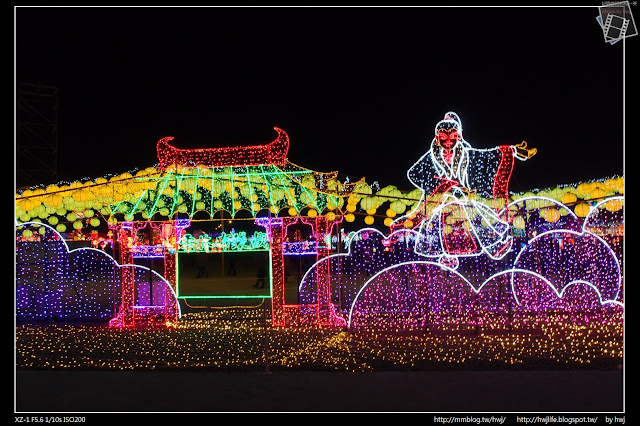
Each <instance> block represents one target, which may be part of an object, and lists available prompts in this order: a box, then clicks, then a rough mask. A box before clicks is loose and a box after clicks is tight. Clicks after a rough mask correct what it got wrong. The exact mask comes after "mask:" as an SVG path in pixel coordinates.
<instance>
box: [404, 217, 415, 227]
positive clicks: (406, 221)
mask: <svg viewBox="0 0 640 426" xmlns="http://www.w3.org/2000/svg"><path fill="white" fill-rule="evenodd" d="M404 227H405V228H411V227H413V221H412V220H409V219H407V220H405V221H404Z"/></svg>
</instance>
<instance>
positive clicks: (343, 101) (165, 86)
mask: <svg viewBox="0 0 640 426" xmlns="http://www.w3.org/2000/svg"><path fill="white" fill-rule="evenodd" d="M15 12H16V15H15V18H16V19H15V22H16V25H15V58H16V59H15V67H16V83H29V84H43V85H48V86H54V87H56V88H57V89H58V92H59V98H58V101H59V111H58V125H59V126H58V144H59V145H58V146H59V171H58V177H59V180H60V181H63V180H68V181H71V180H75V179H82V178H85V177H89V178H96V177H100V176H105V175H110V174H119V173H122V172H125V171H131V170H135V169H144V168H146V167H149V166H153V165H155V164H156V163H157V162H158V160H157V157H156V142H157V141H158V139H160V138H162V137H164V136H174V137H175V139H174V141H173V143H174V145H176V146H178V147H180V148H190V147H193V148H195V147H219V146H232V145H244V144H258V143H259V144H262V143H267V142H270V141H272V140H273V139H275V136H276V133H275V131H274V130H273V127H274V126H277V127H280V128H282V129H284V130H285V131H286V132H287V133H288V134H289V137H290V140H291V146H290V150H289V155H288V158H289V160H290V161H291V162H293V163H295V164H297V165H299V166H302V167H306V168H309V169H313V170H316V171H321V172H327V171H333V170H338V171H339V173H340V178H341V180H344V179H346V177H347V176H349V178H350V179H351V180H352V179H358V178H360V177H363V176H364V177H365V179H366V181H367V182H368V183H373V182H374V181H378V183H379V184H380V185H381V186H386V185H389V184H392V185H396V186H398V188H400V189H402V190H411V189H413V186H412V185H411V183H410V182H409V181H408V180H407V177H406V171H407V169H408V168H409V167H410V166H411V165H412V164H413V163H414V162H415V161H416V160H417V159H418V158H419V157H420V156H421V155H422V154H424V153H425V152H426V151H427V150H428V145H429V143H430V141H431V139H432V137H433V128H434V125H435V124H436V123H437V122H438V121H439V120H441V119H442V118H443V115H444V113H445V112H447V111H449V110H453V111H455V112H457V113H458V114H459V115H460V117H461V119H462V123H463V126H464V137H465V139H466V140H467V141H468V142H469V143H470V144H471V145H472V146H473V147H476V148H491V147H494V146H497V145H501V144H509V145H512V144H516V143H519V142H520V141H522V140H526V141H527V142H528V145H529V147H537V148H538V154H537V155H536V156H535V157H533V158H532V159H530V160H529V161H527V162H520V161H517V162H516V167H515V170H514V174H513V176H512V180H511V186H510V189H511V190H512V191H516V192H518V191H524V190H529V189H533V188H546V187H550V186H555V185H562V184H567V183H574V182H579V181H582V180H591V179H601V178H606V177H610V176H613V175H622V174H623V173H624V169H623V165H624V142H623V137H624V131H625V130H624V127H623V95H624V90H623V52H624V49H625V48H626V49H629V46H628V45H630V44H634V43H637V42H638V40H636V38H629V39H628V40H626V41H625V43H626V44H627V46H623V44H624V43H623V42H619V43H616V44H614V45H610V44H608V43H605V41H604V36H603V32H602V30H601V28H600V26H599V25H598V22H597V21H596V19H595V18H596V16H597V15H598V13H599V10H598V8H597V4H596V3H594V6H593V7H526V8H494V7H478V8H471V7H459V8H453V7H452V8H431V7H420V8H412V7H382V8H373V7H344V8H336V7H260V8H258V7H236V8H225V7H208V8H194V7H185V8H175V7H172V8H161V7H138V8H122V7H90V8H87V7H83V8H76V7H50V8H48V7H33V8H23V7H19V8H16V9H15ZM632 12H633V11H632ZM628 56H629V54H628V53H627V61H626V62H627V67H628V65H629V62H630V61H629V60H628ZM627 75H628V73H627ZM628 80H629V79H627V82H626V84H627V85H628V83H629V81H628ZM627 92H628V90H627ZM628 101H629V97H628V96H627V102H628ZM630 121H631V120H630V119H629V117H627V123H626V124H627V125H629V124H631V123H630ZM628 137H629V136H628V135H627V138H628ZM48 183H53V182H43V184H48Z"/></svg>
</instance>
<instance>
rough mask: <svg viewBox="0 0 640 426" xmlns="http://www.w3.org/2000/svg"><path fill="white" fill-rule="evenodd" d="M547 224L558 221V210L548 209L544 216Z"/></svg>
mask: <svg viewBox="0 0 640 426" xmlns="http://www.w3.org/2000/svg"><path fill="white" fill-rule="evenodd" d="M544 218H545V219H546V221H547V222H552V223H553V222H557V221H558V219H560V212H559V211H558V209H549V210H547V212H546V213H545V215H544Z"/></svg>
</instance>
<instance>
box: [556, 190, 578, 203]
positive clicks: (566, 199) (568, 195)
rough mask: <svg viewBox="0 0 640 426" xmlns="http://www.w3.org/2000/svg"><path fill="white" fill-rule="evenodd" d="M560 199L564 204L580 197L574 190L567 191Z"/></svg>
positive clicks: (573, 201)
mask: <svg viewBox="0 0 640 426" xmlns="http://www.w3.org/2000/svg"><path fill="white" fill-rule="evenodd" d="M560 201H561V202H562V204H571V203H575V202H576V201H578V197H576V194H574V193H572V192H567V193H565V194H564V195H563V196H562V198H561V200H560Z"/></svg>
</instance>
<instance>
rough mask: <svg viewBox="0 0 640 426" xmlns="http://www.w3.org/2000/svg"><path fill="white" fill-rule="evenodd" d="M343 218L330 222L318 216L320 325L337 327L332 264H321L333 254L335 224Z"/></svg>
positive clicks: (317, 288)
mask: <svg viewBox="0 0 640 426" xmlns="http://www.w3.org/2000/svg"><path fill="white" fill-rule="evenodd" d="M341 221H342V217H341V216H340V217H336V218H335V219H334V220H328V219H327V218H326V216H316V217H315V226H314V232H315V237H316V241H317V242H318V253H317V255H316V262H317V263H316V265H317V273H316V280H317V281H316V292H317V293H316V294H317V295H318V297H317V303H318V323H319V324H320V325H329V326H332V325H337V322H340V321H337V318H336V314H335V309H334V306H333V302H332V301H331V268H330V262H319V261H320V260H321V259H324V258H325V257H327V256H329V255H330V254H331V242H330V241H331V239H330V238H331V231H332V229H333V224H334V223H340V222H341Z"/></svg>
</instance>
